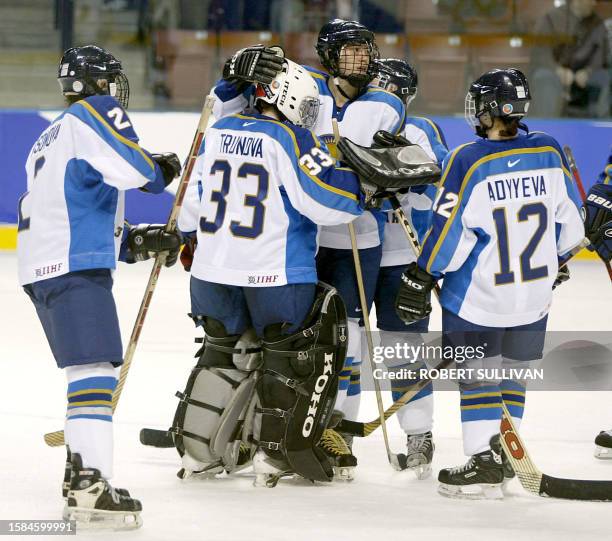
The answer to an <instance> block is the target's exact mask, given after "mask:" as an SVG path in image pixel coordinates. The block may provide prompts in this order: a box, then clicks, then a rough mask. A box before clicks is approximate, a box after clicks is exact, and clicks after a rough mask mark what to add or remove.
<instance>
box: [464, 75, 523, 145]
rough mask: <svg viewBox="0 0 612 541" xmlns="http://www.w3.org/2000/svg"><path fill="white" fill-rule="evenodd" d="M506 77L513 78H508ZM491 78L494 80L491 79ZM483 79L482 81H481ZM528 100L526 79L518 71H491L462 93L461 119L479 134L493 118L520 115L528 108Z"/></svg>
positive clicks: (491, 122) (491, 123)
mask: <svg viewBox="0 0 612 541" xmlns="http://www.w3.org/2000/svg"><path fill="white" fill-rule="evenodd" d="M509 76H512V78H513V79H514V80H510V78H509ZM494 77H496V78H497V80H496V81H491V78H494ZM485 78H489V80H488V81H487V80H486V79H485ZM483 79H485V81H486V82H483V81H482V80H483ZM497 81H499V83H497ZM530 100H531V95H530V92H529V87H528V85H527V80H526V79H525V76H524V75H523V74H522V73H521V72H520V71H518V70H514V69H509V70H493V71H491V72H488V73H486V74H484V75H483V76H481V77H480V78H479V79H478V80H477V81H475V82H474V83H472V85H471V86H470V89H469V91H468V93H467V94H466V96H465V104H464V115H465V120H466V122H467V123H468V124H469V125H470V126H471V127H472V128H474V129H476V132H477V133H478V135H481V132H482V130H483V129H484V130H487V129H489V128H491V127H492V126H493V122H494V118H495V117H497V118H516V119H518V120H520V119H521V118H523V116H525V115H526V114H527V111H528V110H529V104H530Z"/></svg>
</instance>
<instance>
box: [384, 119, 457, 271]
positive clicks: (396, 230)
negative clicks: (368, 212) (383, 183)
mask: <svg viewBox="0 0 612 541" xmlns="http://www.w3.org/2000/svg"><path fill="white" fill-rule="evenodd" d="M402 135H403V136H404V137H405V138H406V139H408V141H410V142H411V143H414V144H416V145H419V146H420V147H421V148H422V149H423V150H424V151H425V152H426V153H427V155H428V156H429V157H430V158H431V159H432V160H434V161H435V162H436V163H438V164H439V165H442V161H443V160H444V158H445V157H446V154H447V153H448V150H447V148H446V143H445V141H444V136H443V135H442V132H441V131H440V128H438V126H437V125H436V124H435V123H434V122H432V121H431V120H429V119H427V118H421V117H406V122H405V124H404V129H403V130H402ZM435 195H436V188H435V186H434V185H433V184H430V185H428V186H418V187H415V188H412V189H411V190H410V191H409V192H408V193H406V194H404V195H402V196H400V203H401V204H402V208H403V210H404V213H405V214H406V217H407V218H408V220H409V222H410V224H411V225H412V229H413V230H414V231H415V233H416V234H417V236H418V237H419V239H421V240H422V239H423V237H424V236H425V233H426V232H427V229H429V226H430V225H431V206H432V204H433V200H434V198H435ZM382 252H383V253H382V260H381V262H380V266H381V267H391V266H395V265H408V264H409V263H412V262H413V261H416V255H415V253H414V250H413V249H412V247H411V246H410V244H409V243H408V239H406V235H405V233H404V229H403V227H402V226H401V225H400V223H399V222H398V221H397V218H396V217H395V214H394V213H393V211H388V212H387V213H386V223H385V233H384V238H383V245H382Z"/></svg>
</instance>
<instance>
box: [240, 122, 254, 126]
mask: <svg viewBox="0 0 612 541" xmlns="http://www.w3.org/2000/svg"><path fill="white" fill-rule="evenodd" d="M251 124H255V122H245V123H243V124H242V125H243V126H250V125H251Z"/></svg>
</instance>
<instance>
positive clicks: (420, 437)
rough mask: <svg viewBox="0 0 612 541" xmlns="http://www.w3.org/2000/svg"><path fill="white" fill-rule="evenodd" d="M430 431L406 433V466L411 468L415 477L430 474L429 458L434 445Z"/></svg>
mask: <svg viewBox="0 0 612 541" xmlns="http://www.w3.org/2000/svg"><path fill="white" fill-rule="evenodd" d="M432 438H433V436H432V434H431V431H429V432H424V433H422V434H408V436H407V438H406V449H407V451H406V468H407V469H410V470H412V471H413V472H414V473H415V475H416V476H417V479H426V478H427V477H429V476H430V475H431V460H432V458H433V454H434V450H435V448H436V447H435V445H434V443H433V439H432Z"/></svg>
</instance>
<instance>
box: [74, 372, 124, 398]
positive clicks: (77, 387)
mask: <svg viewBox="0 0 612 541" xmlns="http://www.w3.org/2000/svg"><path fill="white" fill-rule="evenodd" d="M116 386H117V378H114V377H108V376H99V377H93V378H85V379H79V380H77V381H73V382H71V383H69V384H68V394H70V393H74V392H76V391H84V390H86V389H108V390H109V391H114V390H115V387H116Z"/></svg>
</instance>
